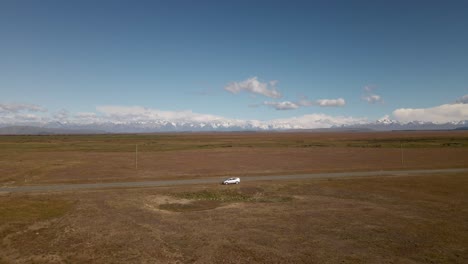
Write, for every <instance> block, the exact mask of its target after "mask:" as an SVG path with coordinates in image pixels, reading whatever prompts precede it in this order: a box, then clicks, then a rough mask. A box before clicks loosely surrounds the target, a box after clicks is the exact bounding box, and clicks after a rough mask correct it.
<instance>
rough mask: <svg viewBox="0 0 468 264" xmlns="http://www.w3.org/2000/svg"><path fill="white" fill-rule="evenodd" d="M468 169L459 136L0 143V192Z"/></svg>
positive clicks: (465, 145) (467, 146) (147, 137)
mask: <svg viewBox="0 0 468 264" xmlns="http://www.w3.org/2000/svg"><path fill="white" fill-rule="evenodd" d="M137 146H138V155H136V148H137ZM136 162H137V164H136ZM467 166H468V132H466V131H447V132H379V133H377V132H375V133H180V134H144V135H130V134H129V135H85V136H79V135H75V136H2V137H0V185H3V186H8V185H24V184H26V185H30V184H51V183H90V182H114V181H139V180H159V179H191V178H197V177H205V178H206V177H221V178H222V177H225V176H245V175H250V176H253V175H272V174H301V173H314V172H340V171H367V170H400V169H428V168H429V169H430V168H463V167H467Z"/></svg>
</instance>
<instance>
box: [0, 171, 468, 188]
mask: <svg viewBox="0 0 468 264" xmlns="http://www.w3.org/2000/svg"><path fill="white" fill-rule="evenodd" d="M463 172H468V168H462V169H439V170H400V171H365V172H338V173H314V174H301V175H273V176H244V177H242V178H241V181H242V182H244V181H271V180H298V179H320V178H343V177H369V176H403V175H424V174H440V173H463ZM215 183H221V179H219V178H204V179H189V180H165V181H142V182H109V183H88V184H55V185H30V186H8V187H0V193H25V192H54V191H70V190H90V189H103V188H135V187H159V186H174V185H193V184H215Z"/></svg>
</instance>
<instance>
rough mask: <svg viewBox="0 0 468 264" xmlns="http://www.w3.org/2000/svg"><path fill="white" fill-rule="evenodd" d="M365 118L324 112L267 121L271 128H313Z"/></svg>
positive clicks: (363, 119) (348, 122)
mask: <svg viewBox="0 0 468 264" xmlns="http://www.w3.org/2000/svg"><path fill="white" fill-rule="evenodd" d="M367 122H368V119H367V118H355V117H347V116H329V115H325V114H310V115H303V116H300V117H292V118H284V119H274V120H271V121H268V123H269V124H270V126H272V127H273V128H280V127H281V128H286V129H314V128H329V127H332V126H342V125H355V124H363V123H367Z"/></svg>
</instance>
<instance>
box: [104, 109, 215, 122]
mask: <svg viewBox="0 0 468 264" xmlns="http://www.w3.org/2000/svg"><path fill="white" fill-rule="evenodd" d="M96 109H97V110H98V111H99V112H101V113H102V114H103V115H104V116H103V118H104V119H106V120H110V121H113V122H150V121H154V120H168V121H197V122H210V121H217V120H222V119H223V117H220V116H215V115H207V114H198V113H193V112H192V111H191V110H185V111H161V110H158V109H152V108H146V107H141V106H98V107H97V108H96Z"/></svg>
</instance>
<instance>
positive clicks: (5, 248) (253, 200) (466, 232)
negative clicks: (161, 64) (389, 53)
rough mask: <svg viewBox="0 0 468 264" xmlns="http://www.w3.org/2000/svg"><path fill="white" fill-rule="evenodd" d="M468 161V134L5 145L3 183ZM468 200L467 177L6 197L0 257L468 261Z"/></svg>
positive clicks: (0, 217)
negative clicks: (136, 151) (136, 150)
mask: <svg viewBox="0 0 468 264" xmlns="http://www.w3.org/2000/svg"><path fill="white" fill-rule="evenodd" d="M136 145H138V164H136V162H135V161H136V155H135V154H136V153H135V149H136ZM136 165H137V167H138V168H136ZM467 167H468V132H466V131H447V132H382V133H377V132H375V133H181V134H143V135H129V134H128V135H87V136H2V137H0V186H20V185H50V184H59V183H69V184H73V183H96V182H121V181H146V180H159V179H161V180H167V179H194V178H207V177H217V178H219V179H221V178H224V177H227V176H241V177H243V176H245V175H247V176H254V175H282V174H302V173H314V172H347V171H374V170H410V169H444V168H467ZM467 204H468V173H458V174H445V175H444V174H426V175H424V176H386V177H361V178H359V177H357V178H356V177H353V178H346V177H344V178H333V179H326V178H324V179H314V180H281V181H259V182H243V183H241V184H240V185H235V186H222V185H218V184H210V185H192V186H175V187H156V188H133V189H132V188H129V189H104V190H88V191H67V192H54V193H28V194H21V193H14V194H13V193H3V194H0V263H174V262H178V263H187V262H189V263H191V262H195V263H467V262H468V206H467Z"/></svg>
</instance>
